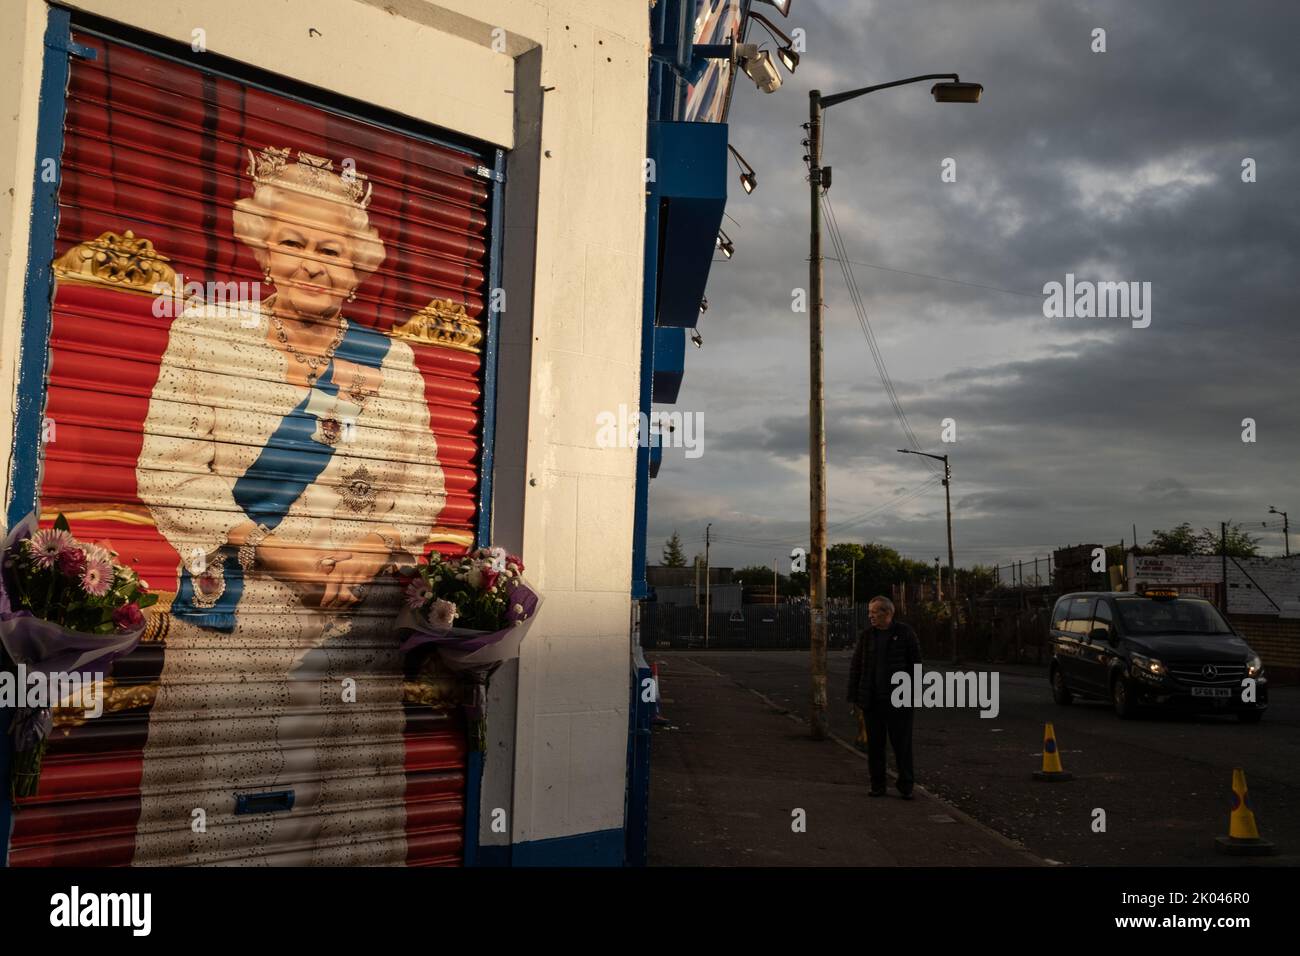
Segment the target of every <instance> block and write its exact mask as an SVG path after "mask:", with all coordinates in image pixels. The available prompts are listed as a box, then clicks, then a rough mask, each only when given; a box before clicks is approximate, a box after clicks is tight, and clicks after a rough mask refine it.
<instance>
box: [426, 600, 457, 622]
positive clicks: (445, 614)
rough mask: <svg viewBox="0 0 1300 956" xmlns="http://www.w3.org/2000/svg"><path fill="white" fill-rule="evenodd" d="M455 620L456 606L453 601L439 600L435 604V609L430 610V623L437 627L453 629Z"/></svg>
mask: <svg viewBox="0 0 1300 956" xmlns="http://www.w3.org/2000/svg"><path fill="white" fill-rule="evenodd" d="M455 619H456V605H455V604H454V603H453V602H451V601H444V600H443V599H442V598H439V599H438V600H436V601H434V602H433V607H431V608H429V623H430V624H432V625H434V626H435V627H451V622H452V621H454V620H455Z"/></svg>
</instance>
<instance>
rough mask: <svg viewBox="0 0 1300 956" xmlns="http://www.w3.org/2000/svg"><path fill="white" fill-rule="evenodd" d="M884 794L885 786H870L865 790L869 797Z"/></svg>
mask: <svg viewBox="0 0 1300 956" xmlns="http://www.w3.org/2000/svg"><path fill="white" fill-rule="evenodd" d="M884 795H885V788H884V787H879V788H876V787H872V788H871V789H870V790H869V791H868V792H867V796H869V797H883V796H884Z"/></svg>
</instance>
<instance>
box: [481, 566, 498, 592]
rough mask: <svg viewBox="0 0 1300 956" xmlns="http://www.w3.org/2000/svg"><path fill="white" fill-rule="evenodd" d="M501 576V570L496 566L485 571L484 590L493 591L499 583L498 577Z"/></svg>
mask: <svg viewBox="0 0 1300 956" xmlns="http://www.w3.org/2000/svg"><path fill="white" fill-rule="evenodd" d="M499 577H501V572H500V571H498V570H496V569H495V568H488V569H487V570H486V571H484V572H483V590H484V591H491V590H492V589H493V588H494V587H496V584H497V578H499Z"/></svg>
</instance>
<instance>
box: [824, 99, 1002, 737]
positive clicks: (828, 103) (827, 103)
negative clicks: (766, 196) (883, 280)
mask: <svg viewBox="0 0 1300 956" xmlns="http://www.w3.org/2000/svg"><path fill="white" fill-rule="evenodd" d="M924 80H940V81H942V82H939V83H936V84H935V85H934V86H933V87H931V89H930V95H931V96H933V97H934V100H935V102H937V103H978V102H979V99H980V95H981V94H982V93H983V91H984V87H982V86H980V84H978V83H963V82H961V78H960V77H959V76H958V75H957V74H956V73H926V74H924V75H922V76H909V77H907V78H906V79H903V80H892V81H890V82H889V83H877V84H875V85H874V86H864V87H862V88H861V89H856V90H847V91H845V92H843V93H833V94H831V95H830V96H822V93H821V90H809V91H808V214H809V215H808V219H809V226H810V228H809V235H808V298H809V299H811V300H812V301H811V302H810V303H809V306H810V314H809V317H808V365H809V369H808V372H809V374H808V386H809V389H808V392H809V394H808V451H809V456H808V457H809V466H808V469H809V475H808V486H809V487H808V511H809V517H810V519H811V520H810V521H809V524H810V526H811V527H810V529H809V530H810V531H811V532H812V533H811V535H810V537H811V539H812V540H811V547H812V555H811V556H810V557H811V566H810V567H809V569H808V572H809V573H808V591H809V603H810V604H811V608H810V609H809V610H810V612H811V618H812V620H811V622H810V624H811V627H810V633H809V641H808V644H809V648H810V651H811V654H812V714H811V720H810V721H809V723H810V724H811V727H812V736H813V739H814V740H825V739H826V738H827V737H828V736H829V734H830V726H829V720H828V718H827V714H826V389H825V381H824V368H823V359H824V353H823V346H822V341H823V325H822V214H821V193H822V191H823V186H825V187H829V186H830V181H831V175H830V174H831V171H830V167H829V166H827V167H823V166H822V113H823V111H824V110H826V109H827V108H828V107H831V106H834V105H836V104H837V103H844V102H847V101H848V100H852V99H857V98H858V97H859V96H865V95H866V94H868V93H875V92H876V91H878V90H887V89H892V88H894V87H896V86H906V85H907V84H909V83H920V82H922V81H924Z"/></svg>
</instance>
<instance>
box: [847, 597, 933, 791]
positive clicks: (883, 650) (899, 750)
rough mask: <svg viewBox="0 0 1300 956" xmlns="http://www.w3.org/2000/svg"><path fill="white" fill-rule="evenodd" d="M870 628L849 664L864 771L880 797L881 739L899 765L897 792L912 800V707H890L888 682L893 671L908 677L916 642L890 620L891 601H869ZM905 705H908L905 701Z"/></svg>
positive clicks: (902, 626)
mask: <svg viewBox="0 0 1300 956" xmlns="http://www.w3.org/2000/svg"><path fill="white" fill-rule="evenodd" d="M867 613H868V615H869V616H870V618H871V627H869V628H867V629H865V630H864V631H863V632H862V636H861V637H860V638H859V639H858V645H857V647H856V648H854V650H853V662H852V664H851V665H850V666H849V703H851V704H856V705H857V706H858V707H860V708H862V711H863V713H864V714H865V715H866V722H867V767H868V768H869V770H870V772H871V796H873V797H883V796H884V795H885V782H886V778H885V735H886V734H888V735H889V743H890V745H891V746H892V747H893V748H894V763H895V764H897V765H898V792H899V793H900V794H902V797H903V799H904V800H911V799H912V786H913V784H914V783H915V777H914V776H913V773H912V708H911V707H910V706H906V705H905V706H902V707H894V706H893V705H892V703H891V702H890V696H891V694H892V692H893V685H892V684H891V678H892V677H893V676H894V674H895V673H897V672H898V671H903V672H905V673H907V674H910V673H911V671H912V665H913V664H919V663H921V642H920V641H919V640H917V637H916V632H915V631H913V630H912V629H911V628H910V627H909V626H908V625H906V624H904V623H903V622H902V621H895V620H894V602H893V601H891V600H889V598H887V597H883V596H882V597H874V598H872V599H871V603H870V604H869V605H867ZM907 703H909V704H910V701H909V702H907Z"/></svg>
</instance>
